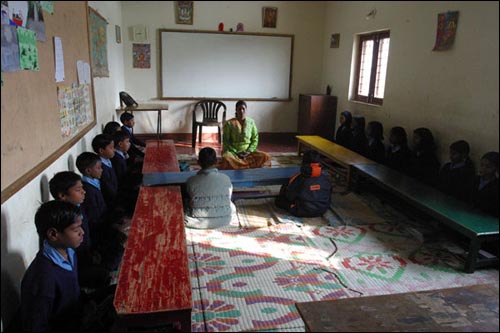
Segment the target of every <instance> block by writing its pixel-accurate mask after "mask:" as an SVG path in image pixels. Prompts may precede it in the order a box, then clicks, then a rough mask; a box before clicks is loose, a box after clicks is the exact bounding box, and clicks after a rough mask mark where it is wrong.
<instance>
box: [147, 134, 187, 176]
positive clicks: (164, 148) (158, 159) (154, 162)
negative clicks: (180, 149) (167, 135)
mask: <svg viewBox="0 0 500 333" xmlns="http://www.w3.org/2000/svg"><path fill="white" fill-rule="evenodd" d="M144 154H145V156H144V164H143V166H142V173H143V174H147V173H155V172H169V171H179V162H178V161H177V154H176V153H175V145H174V141H173V140H147V141H146V151H145V152H144Z"/></svg>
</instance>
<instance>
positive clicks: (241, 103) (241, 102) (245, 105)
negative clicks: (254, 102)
mask: <svg viewBox="0 0 500 333" xmlns="http://www.w3.org/2000/svg"><path fill="white" fill-rule="evenodd" d="M242 105H243V106H244V107H245V109H246V108H247V102H245V101H244V100H239V101H238V102H236V109H237V108H239V107H240V106H242Z"/></svg>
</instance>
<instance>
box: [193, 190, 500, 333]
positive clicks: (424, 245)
mask: <svg viewBox="0 0 500 333" xmlns="http://www.w3.org/2000/svg"><path fill="white" fill-rule="evenodd" d="M355 196H356V194H353V196H352V198H351V197H349V198H348V199H349V204H350V205H351V206H350V207H352V209H354V211H353V212H356V205H354V206H353V202H357V204H361V203H364V205H365V206H366V207H364V208H363V210H365V209H366V210H368V209H370V210H371V212H372V214H377V209H375V208H373V207H371V206H370V205H369V204H367V203H366V202H364V201H363V200H362V199H360V198H357V197H355ZM358 200H360V201H358ZM236 205H237V210H238V212H237V215H236V216H235V217H233V221H232V222H231V225H229V226H227V227H224V228H220V229H212V230H196V229H187V237H188V240H189V242H188V244H189V245H188V246H190V247H191V252H190V254H189V265H190V270H191V279H192V285H193V314H192V330H193V331H197V332H200V331H259V330H263V331H270V330H278V331H285V330H286V331H304V330H305V327H304V323H303V321H302V319H301V318H300V315H299V313H298V311H297V309H296V307H295V305H294V304H295V302H305V301H314V300H327V299H338V298H347V297H359V296H369V295H381V294H391V293H402V292H409V291H417V290H429V289H441V288H449V287H454V286H462V285H473V284H481V283H491V282H495V281H496V283H498V271H497V270H496V269H492V270H479V271H476V272H475V273H474V274H465V273H463V272H462V270H463V259H462V257H463V255H464V252H463V250H462V249H461V248H459V247H457V246H456V245H455V244H453V243H451V242H447V241H442V240H441V241H439V242H427V241H424V239H423V238H424V237H423V236H422V235H420V237H416V236H415V235H419V234H420V232H419V230H417V229H416V228H414V227H413V226H412V225H408V224H406V220H404V219H403V218H401V220H400V221H397V216H400V215H398V214H394V215H391V216H392V218H393V219H392V220H390V221H385V220H384V219H383V216H382V217H381V216H379V218H380V219H381V221H382V222H381V223H376V221H378V220H374V219H373V220H370V221H369V223H365V224H362V223H361V220H358V221H356V223H352V224H344V223H341V222H340V221H339V220H338V217H336V216H335V215H334V214H332V217H331V219H332V221H333V222H331V221H329V220H328V218H325V217H322V218H321V219H322V222H321V223H319V224H317V225H312V224H311V223H308V222H307V221H304V220H301V221H299V220H297V219H296V218H293V217H290V216H286V214H285V213H284V212H283V211H280V210H278V209H277V208H275V207H274V205H273V199H257V200H241V201H238V202H236ZM339 205H340V204H339ZM340 206H341V205H340ZM347 207H348V205H344V206H342V208H343V209H344V210H345V214H347V212H348V208H347ZM349 209H351V208H349ZM356 213H357V212H356ZM391 214H392V213H391ZM359 218H360V219H361V217H359ZM335 219H336V220H335ZM242 220H244V221H245V223H246V224H248V225H252V227H243V225H242V222H241V221H242ZM285 220H290V221H289V222H291V223H283V221H285ZM329 224H332V225H334V226H331V225H329ZM256 226H258V227H256ZM193 280H194V282H193Z"/></svg>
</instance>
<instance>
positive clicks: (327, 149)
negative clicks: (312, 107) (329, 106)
mask: <svg viewBox="0 0 500 333" xmlns="http://www.w3.org/2000/svg"><path fill="white" fill-rule="evenodd" d="M296 138H297V140H298V147H297V150H298V154H299V155H300V154H301V153H302V152H303V150H304V148H308V149H314V150H316V151H317V152H318V153H320V154H321V155H323V156H325V157H327V158H328V159H330V160H332V161H333V162H335V163H337V164H339V165H341V166H342V167H344V168H345V169H346V178H347V184H348V185H350V184H351V176H352V168H353V167H354V165H356V164H376V162H375V161H372V160H370V159H368V158H366V157H364V156H361V155H360V154H358V153H355V152H353V151H352V150H349V149H347V148H345V147H343V146H341V145H338V144H336V143H335V142H332V141H330V140H327V139H324V138H322V137H320V136H317V135H297V136H296ZM337 171H338V170H337Z"/></svg>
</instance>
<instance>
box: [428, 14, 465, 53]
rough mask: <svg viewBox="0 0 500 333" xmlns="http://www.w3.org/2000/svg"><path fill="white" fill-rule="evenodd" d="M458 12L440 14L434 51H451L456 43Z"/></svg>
mask: <svg viewBox="0 0 500 333" xmlns="http://www.w3.org/2000/svg"><path fill="white" fill-rule="evenodd" d="M458 13H459V12H458V11H456V12H446V13H440V14H438V27H437V34H436V45H434V48H433V49H432V50H433V51H446V50H449V49H450V48H451V47H452V46H453V43H454V42H455V35H456V33H457V24H458Z"/></svg>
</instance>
